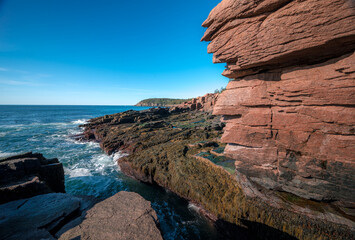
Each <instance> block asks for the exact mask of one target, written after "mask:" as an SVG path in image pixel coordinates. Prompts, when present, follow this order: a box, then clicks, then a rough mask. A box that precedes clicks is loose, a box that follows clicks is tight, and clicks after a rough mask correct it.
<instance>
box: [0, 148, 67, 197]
mask: <svg viewBox="0 0 355 240" xmlns="http://www.w3.org/2000/svg"><path fill="white" fill-rule="evenodd" d="M51 192H65V186H64V170H63V166H62V164H61V163H60V162H59V161H58V159H56V158H54V159H46V158H44V157H43V155H42V154H40V153H32V152H28V153H24V154H20V155H16V156H11V157H7V158H3V159H1V160H0V204H1V203H6V202H9V201H13V200H17V199H22V198H28V197H32V196H36V195H38V194H45V193H51Z"/></svg>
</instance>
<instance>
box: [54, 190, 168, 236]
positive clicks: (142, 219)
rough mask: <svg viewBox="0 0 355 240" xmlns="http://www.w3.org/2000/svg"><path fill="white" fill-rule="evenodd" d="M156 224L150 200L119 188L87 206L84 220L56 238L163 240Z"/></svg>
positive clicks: (156, 220)
mask: <svg viewBox="0 0 355 240" xmlns="http://www.w3.org/2000/svg"><path fill="white" fill-rule="evenodd" d="M157 225H158V217H157V215H156V213H155V211H154V210H153V209H152V207H151V205H150V202H148V201H146V200H145V199H144V198H143V197H141V196H140V195H139V194H137V193H133V192H123V191H122V192H119V193H117V194H116V195H114V196H112V197H110V198H108V199H106V200H104V201H102V202H100V203H97V204H96V205H95V206H94V207H93V208H91V209H89V210H88V211H87V213H86V216H85V219H84V221H83V222H82V223H80V224H79V225H77V226H76V227H74V228H72V229H70V230H68V231H66V232H64V233H63V234H62V235H61V236H60V237H59V239H63V240H64V239H77V238H78V239H82V240H84V239H97V240H99V239H100V240H101V239H105V240H110V239H117V240H119V239H147V240H149V239H152V240H153V239H154V240H159V239H163V238H162V236H161V233H160V231H159V229H158V227H157Z"/></svg>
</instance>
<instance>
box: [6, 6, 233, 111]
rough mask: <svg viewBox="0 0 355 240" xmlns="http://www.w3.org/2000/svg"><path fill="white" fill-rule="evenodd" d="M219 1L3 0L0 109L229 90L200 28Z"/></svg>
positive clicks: (124, 102) (127, 101)
mask: <svg viewBox="0 0 355 240" xmlns="http://www.w3.org/2000/svg"><path fill="white" fill-rule="evenodd" d="M219 2H220V0H208V1H206V0H175V1H171V0H128V1H127V0H101V1H94V0H80V1H79V0H70V1H65V0H34V1H29V0H0V104H63V105H71V104H73V105H76V104H83V105H130V104H135V103H137V102H138V101H139V100H141V99H144V98H151V97H169V98H190V97H197V96H201V95H204V94H205V93H207V92H213V91H214V90H215V89H216V88H221V87H224V86H226V84H227V82H228V79H227V78H225V77H223V76H221V73H222V71H223V69H224V64H213V63H212V55H211V54H207V43H206V42H200V39H201V37H202V36H203V33H204V31H205V29H204V28H203V27H201V24H202V22H203V21H204V20H205V19H206V18H207V16H208V14H209V12H210V11H211V10H212V9H213V7H215V6H216V5H217V4H218V3H219Z"/></svg>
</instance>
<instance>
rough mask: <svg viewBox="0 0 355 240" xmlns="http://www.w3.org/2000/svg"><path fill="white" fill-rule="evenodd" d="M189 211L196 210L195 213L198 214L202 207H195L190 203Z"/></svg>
mask: <svg viewBox="0 0 355 240" xmlns="http://www.w3.org/2000/svg"><path fill="white" fill-rule="evenodd" d="M187 207H188V208H189V209H191V210H194V211H196V212H199V210H200V207H198V206H197V205H195V204H193V203H191V202H189V205H188V206H187Z"/></svg>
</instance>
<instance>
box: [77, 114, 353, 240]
mask: <svg viewBox="0 0 355 240" xmlns="http://www.w3.org/2000/svg"><path fill="white" fill-rule="evenodd" d="M155 111H156V113H154V112H155ZM161 112H163V110H154V109H152V110H148V111H144V112H142V117H143V118H145V119H146V116H149V117H150V119H152V120H150V121H146V122H144V123H142V122H140V121H138V120H137V121H135V122H134V123H121V124H117V121H116V120H115V119H120V118H121V115H122V116H125V115H127V114H132V115H134V116H136V119H140V117H139V115H140V113H139V112H126V113H120V114H115V115H110V116H106V117H103V118H96V119H93V120H91V121H90V123H89V124H88V125H85V126H84V127H85V132H84V136H90V135H91V134H94V136H95V138H96V140H97V141H99V142H100V144H101V146H102V148H103V149H104V150H105V151H106V152H108V153H112V152H114V151H122V152H125V153H129V155H128V156H126V157H123V158H121V159H119V160H118V164H119V165H120V167H121V170H122V172H124V173H125V174H127V175H129V176H132V177H134V178H136V179H139V180H141V181H144V182H149V183H155V184H158V185H160V186H163V187H165V188H167V189H170V190H172V191H173V192H175V193H177V194H178V195H180V196H182V197H184V198H186V199H190V200H192V201H194V202H196V203H198V204H200V205H201V206H203V208H205V209H206V210H207V211H208V212H209V213H212V215H214V218H215V219H218V220H217V221H216V224H218V223H219V222H220V220H223V221H227V222H229V223H232V224H233V225H234V226H236V225H237V226H239V227H241V228H244V229H246V234H247V235H248V236H250V238H251V239H277V238H284V239H285V238H286V239H293V238H294V237H296V238H300V239H351V238H352V233H351V228H350V227H349V225H350V226H351V224H352V221H351V220H349V219H347V218H344V217H342V216H340V213H339V212H336V211H335V212H333V213H331V214H326V213H322V212H321V210H320V211H315V210H309V209H308V208H307V207H306V206H298V205H296V204H293V203H292V202H291V201H288V200H287V199H285V198H281V197H279V196H277V195H276V194H274V193H269V192H265V195H263V196H259V197H254V198H251V197H246V195H245V193H244V192H243V190H242V188H241V186H240V185H239V183H238V181H237V176H236V175H234V173H233V172H230V171H228V169H226V168H225V167H224V166H223V165H219V164H218V163H220V162H223V161H222V160H223V158H221V157H222V156H223V154H222V153H221V151H220V149H219V148H223V147H224V146H225V144H222V143H220V142H219V138H220V137H221V135H222V131H220V130H216V129H215V128H212V127H211V126H213V125H215V124H217V123H219V122H220V120H219V118H218V117H215V116H211V115H210V114H209V113H203V112H180V113H178V112H167V113H165V114H163V115H162V114H161ZM104 119H111V121H107V122H106V121H104ZM162 122H164V124H161V123H162ZM147 126H148V127H147ZM86 138H87V139H90V137H86ZM216 149H219V150H218V152H219V153H218V152H215V151H213V150H216ZM204 153H208V154H211V155H214V156H216V157H219V158H218V159H219V160H218V159H212V158H211V159H209V158H208V157H204ZM215 154H220V155H219V156H217V155H215ZM208 156H210V155H208ZM224 160H225V159H224ZM266 197H267V198H269V200H270V201H269V202H268V201H266V200H265V198H266ZM307 201H309V200H307ZM314 204H315V205H317V203H314ZM320 209H323V208H320ZM329 216H337V217H334V218H333V219H331V218H329V220H330V221H327V220H326V218H327V217H329ZM334 219H342V220H343V221H344V222H345V223H348V225H341V224H337V223H336V221H335V220H334ZM344 219H345V220H344ZM331 221H333V222H331ZM233 237H237V236H233Z"/></svg>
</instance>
